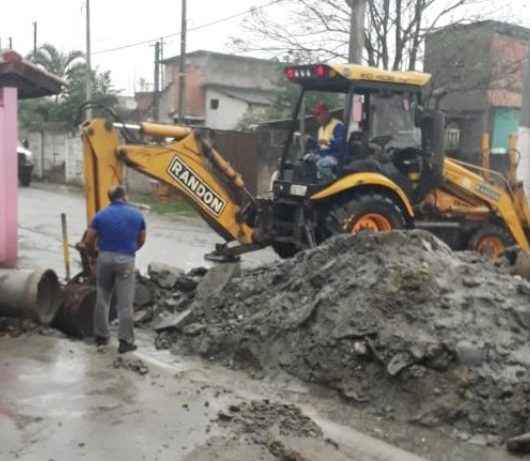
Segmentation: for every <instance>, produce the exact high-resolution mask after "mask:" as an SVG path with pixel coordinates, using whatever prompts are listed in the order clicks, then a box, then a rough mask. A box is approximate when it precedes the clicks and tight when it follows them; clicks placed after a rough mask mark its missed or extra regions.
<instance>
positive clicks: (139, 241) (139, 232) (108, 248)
mask: <svg viewBox="0 0 530 461" xmlns="http://www.w3.org/2000/svg"><path fill="white" fill-rule="evenodd" d="M108 197H109V200H110V202H111V203H110V205H109V206H108V207H106V208H104V209H103V210H101V211H100V212H99V213H97V214H96V216H95V217H94V219H93V220H92V223H91V224H90V226H89V228H88V230H87V232H86V234H85V238H84V240H83V244H84V246H85V247H86V249H87V250H88V251H89V252H92V253H96V251H97V252H98V256H97V262H96V285H97V301H96V310H95V314H94V336H95V340H96V345H98V346H103V345H107V344H108V343H109V339H110V330H109V310H110V302H111V298H112V293H113V291H115V292H116V300H117V305H116V309H117V312H118V320H119V331H118V338H119V342H120V345H119V348H118V352H119V353H120V354H123V353H126V352H129V351H133V350H135V349H136V345H135V344H134V321H133V301H134V285H135V269H134V261H135V254H136V252H137V251H138V250H139V249H140V248H141V247H142V246H143V245H144V243H145V238H146V231H145V221H144V218H143V216H142V214H141V213H140V212H139V211H138V210H137V209H136V208H133V207H132V206H130V205H129V204H128V203H127V195H126V192H125V189H124V187H123V186H114V187H113V188H111V189H110V190H109V192H108ZM96 246H97V250H96Z"/></svg>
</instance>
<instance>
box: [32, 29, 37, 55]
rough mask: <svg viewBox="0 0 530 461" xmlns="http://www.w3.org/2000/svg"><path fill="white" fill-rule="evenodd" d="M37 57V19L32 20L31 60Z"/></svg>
mask: <svg viewBox="0 0 530 461" xmlns="http://www.w3.org/2000/svg"><path fill="white" fill-rule="evenodd" d="M36 59H37V21H33V60H34V61H35V60H36Z"/></svg>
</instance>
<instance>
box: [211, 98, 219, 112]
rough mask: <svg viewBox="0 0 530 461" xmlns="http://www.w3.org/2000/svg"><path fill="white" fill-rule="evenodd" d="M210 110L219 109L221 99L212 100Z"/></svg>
mask: <svg viewBox="0 0 530 461" xmlns="http://www.w3.org/2000/svg"><path fill="white" fill-rule="evenodd" d="M210 109H212V110H217V109H219V99H210Z"/></svg>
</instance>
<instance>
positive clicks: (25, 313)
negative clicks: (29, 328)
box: [0, 269, 62, 325]
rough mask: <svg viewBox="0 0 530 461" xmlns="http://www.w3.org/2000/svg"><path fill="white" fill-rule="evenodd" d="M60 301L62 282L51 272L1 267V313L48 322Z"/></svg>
mask: <svg viewBox="0 0 530 461" xmlns="http://www.w3.org/2000/svg"><path fill="white" fill-rule="evenodd" d="M61 302H62V294H61V285H60V283H59V279H58V277H57V274H56V273H55V272H54V271H52V270H7V269H0V315H3V316H7V317H23V318H30V319H33V320H35V321H36V322H39V323H41V324H43V325H48V324H50V323H51V322H52V321H53V319H54V317H55V314H56V313H57V310H58V309H59V306H60V305H61Z"/></svg>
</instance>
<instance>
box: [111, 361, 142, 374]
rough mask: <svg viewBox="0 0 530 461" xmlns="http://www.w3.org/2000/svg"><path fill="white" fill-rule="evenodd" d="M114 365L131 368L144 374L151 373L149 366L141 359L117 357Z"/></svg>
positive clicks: (115, 366) (126, 368)
mask: <svg viewBox="0 0 530 461" xmlns="http://www.w3.org/2000/svg"><path fill="white" fill-rule="evenodd" d="M112 366H113V367H114V368H123V369H125V370H131V371H134V372H135V373H138V374H139V375H142V376H143V375H146V374H147V373H149V368H148V366H147V365H146V364H145V363H144V362H143V361H142V360H140V359H124V358H123V357H117V358H116V359H115V360H114V362H113V363H112Z"/></svg>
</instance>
